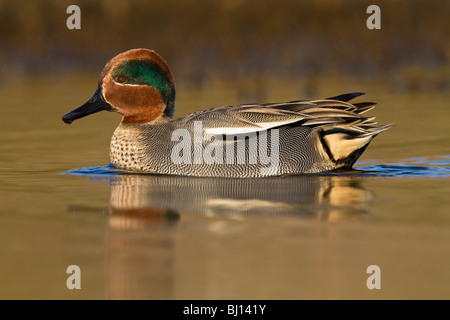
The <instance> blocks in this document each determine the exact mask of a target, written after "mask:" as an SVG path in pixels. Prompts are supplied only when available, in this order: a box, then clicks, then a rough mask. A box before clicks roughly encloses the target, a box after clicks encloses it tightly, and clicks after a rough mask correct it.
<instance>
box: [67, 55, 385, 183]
mask: <svg viewBox="0 0 450 320" xmlns="http://www.w3.org/2000/svg"><path fill="white" fill-rule="evenodd" d="M360 95H362V93H349V94H343V95H340V96H336V97H332V98H327V99H323V100H298V101H290V102H284V103H265V104H242V105H237V106H225V107H218V108H212V109H207V110H202V111H197V112H194V113H191V114H188V115H185V116H182V117H180V118H177V119H172V115H173V111H174V104H175V83H174V79H173V76H172V73H171V71H170V69H169V66H168V64H167V63H166V61H165V60H164V59H163V58H162V57H161V56H159V55H158V54H157V53H156V52H154V51H152V50H148V49H132V50H129V51H126V52H123V53H121V54H119V55H117V56H115V57H114V58H112V59H111V60H110V61H109V62H108V63H107V64H106V66H105V67H104V69H103V71H102V73H101V75H100V79H99V83H98V88H97V91H96V92H95V93H94V95H93V96H92V98H91V99H90V100H89V101H88V102H86V103H85V104H83V105H82V106H81V107H79V108H77V109H75V110H73V111H71V112H68V113H66V114H65V115H64V116H63V117H62V119H63V121H64V122H65V123H68V124H70V123H72V122H73V121H74V120H76V119H79V118H82V117H84V116H87V115H89V114H92V113H96V112H99V111H102V110H107V111H116V112H118V113H119V114H121V115H122V121H121V123H120V124H119V126H118V127H117V129H116V130H115V132H114V134H113V137H112V139H111V148H110V161H111V164H112V165H113V166H114V167H115V168H117V169H120V170H123V171H128V172H140V173H156V174H169V175H184V176H199V177H200V176H203V177H232V178H245V177H265V176H280V175H291V174H302V173H320V172H326V171H331V170H335V169H342V168H351V167H352V166H353V164H354V163H355V161H356V160H357V159H358V158H359V157H360V155H361V154H362V153H363V151H364V150H365V149H366V147H367V146H368V144H369V143H370V141H372V139H373V138H374V137H375V136H376V135H378V134H379V133H380V132H382V131H384V130H387V129H389V128H390V127H391V125H383V126H377V125H376V123H375V122H374V118H368V117H365V116H363V113H365V112H366V111H369V110H371V109H372V108H373V107H374V104H375V103H372V102H360V103H353V104H352V103H349V102H348V101H350V100H351V99H353V98H355V97H358V96H360Z"/></svg>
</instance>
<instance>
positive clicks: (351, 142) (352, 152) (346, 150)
mask: <svg viewBox="0 0 450 320" xmlns="http://www.w3.org/2000/svg"><path fill="white" fill-rule="evenodd" d="M360 95H362V93H359V92H357V93H349V94H343V95H340V96H336V97H332V98H328V99H325V100H320V101H315V104H316V105H318V106H320V105H322V106H323V107H322V108H319V109H316V110H317V111H314V109H310V110H311V115H314V116H315V119H312V120H311V124H313V125H314V122H316V123H317V124H319V123H320V122H322V123H321V124H320V127H321V129H322V130H321V131H320V133H319V139H320V142H321V144H322V146H323V149H324V151H325V152H326V153H327V154H328V156H329V158H330V160H331V161H333V162H334V163H335V164H336V166H337V167H340V168H342V167H351V166H353V164H354V163H355V162H356V160H358V158H359V157H360V156H361V154H362V153H363V152H364V150H365V149H366V148H367V146H368V145H369V143H370V142H371V141H372V139H373V138H374V137H375V136H377V135H378V134H379V133H381V132H383V131H385V130H388V129H390V128H392V127H393V126H394V125H393V124H388V125H381V126H380V125H377V122H375V117H365V116H363V115H362V114H363V113H365V112H367V111H369V110H371V109H373V108H374V107H375V103H374V102H361V103H355V104H350V103H348V102H347V101H349V100H351V99H353V98H355V97H358V96H360ZM341 101H343V102H344V103H342V102H341ZM333 102H335V103H333ZM330 109H334V112H332V113H333V116H332V117H330V115H325V114H324V116H323V117H322V116H321V115H320V113H321V112H324V111H328V112H330V111H331V110H330ZM319 110H320V111H319ZM308 111H309V110H303V111H302V112H303V113H309V112H308ZM306 124H308V123H306ZM317 124H316V125H317Z"/></svg>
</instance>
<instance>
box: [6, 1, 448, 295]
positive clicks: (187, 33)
mask: <svg viewBox="0 0 450 320" xmlns="http://www.w3.org/2000/svg"><path fill="white" fill-rule="evenodd" d="M373 4H376V5H378V6H379V7H380V9H381V29H380V30H369V29H368V28H367V26H366V21H367V19H368V17H369V16H370V14H367V13H366V10H367V8H368V7H369V6H370V5H373ZM70 5H78V6H79V7H80V10H81V30H69V29H68V28H67V27H66V21H67V19H68V18H69V16H70V15H71V14H68V13H66V10H67V7H69V6H70ZM449 12H450V1H440V0H429V1H423V0H396V1H373V0H367V1H366V0H345V1H344V0H308V1H306V0H305V1H294V0H267V1H257V0H196V1H193V0H179V1H178V0H151V1H138V0H121V1H117V0H115V1H112V0H70V1H69V0H58V1H57V0H39V1H38V0H21V1H12V0H0V97H1V99H0V182H1V183H0V204H1V205H0V242H1V243H2V246H0V261H1V262H2V263H1V264H0V284H1V285H0V298H8V299H10V298H19V299H23V298H24V297H25V298H41V299H42V298H44V299H45V298H56V299H60V298H68V299H77V298H96V299H98V298H163V299H174V298H182V299H183V298H184V299H186V298H188V299H192V298H199V299H209V298H212V299H258V298H262V299H299V298H306V299H314V298H321V299H323V298H325V299H328V298H337V299H342V298H350V299H352V298H355V299H374V298H380V299H386V298H394V299H398V298H414V299H417V298H420V299H423V298H438V299H441V298H444V299H448V298H450V289H449V286H448V284H449V283H450V273H449V268H448V265H449V262H450V248H449V246H448V244H449V243H450V232H449V230H450V216H449V212H450V210H449V208H450V199H449V197H448V195H449V193H450V185H449V183H448V176H449V173H450V143H449V140H450V131H449V129H448V128H449V119H450V109H449V103H448V101H449V100H450V90H449V89H450V64H449V59H450V41H449V40H450V32H449V30H450V22H449V21H450V20H449ZM136 47H145V48H149V49H153V50H155V51H157V52H158V53H159V54H160V55H161V56H162V57H164V58H165V59H166V60H167V62H168V63H169V65H170V68H171V69H172V72H173V74H174V77H175V81H176V85H177V98H176V106H175V116H180V115H182V114H186V113H188V112H192V111H195V110H200V109H205V108H210V107H215V106H221V105H232V104H240V103H250V102H282V101H290V100H298V99H316V98H317V99H319V98H326V97H331V96H335V95H338V94H342V93H347V92H356V91H358V92H365V93H366V95H365V96H362V97H359V98H358V99H357V100H355V101H358V102H362V101H364V100H369V101H375V102H377V103H378V104H377V107H376V108H375V110H373V111H371V112H370V115H371V116H376V118H377V120H378V121H379V123H380V124H388V123H395V124H396V127H395V128H393V129H390V130H388V131H387V132H384V133H382V134H380V135H379V136H378V137H376V138H375V140H374V141H373V142H372V143H371V145H370V146H369V147H368V148H367V150H366V151H365V152H364V154H363V155H362V156H361V158H360V159H359V160H358V162H357V163H356V168H357V169H360V170H365V171H363V173H361V174H360V175H355V176H352V175H348V176H347V175H339V174H336V175H318V176H298V177H291V178H290V179H284V178H280V179H276V178H275V179H263V180H258V181H255V180H251V179H245V180H243V181H242V183H241V181H240V180H236V181H231V182H230V181H228V182H227V181H225V180H224V179H212V180H208V179H206V180H205V179H182V178H175V177H164V176H153V175H145V176H140V175H123V176H122V175H117V176H115V175H113V174H112V173H111V171H110V170H109V169H108V168H106V169H105V167H104V166H105V165H106V164H107V163H108V162H109V144H110V139H111V135H112V133H113V131H114V128H115V127H116V126H117V125H118V123H119V122H120V116H119V115H117V114H115V113H109V112H99V113H97V114H93V115H91V116H89V117H86V118H84V119H81V120H79V121H77V122H75V123H74V124H72V125H71V126H67V125H66V124H64V123H63V122H62V121H61V116H62V115H63V114H64V113H66V112H68V111H70V110H73V109H75V108H76V107H79V106H80V105H81V104H83V103H84V102H85V101H87V100H88V99H89V98H90V97H91V96H92V94H93V93H94V91H95V89H96V88H97V80H98V77H99V74H100V71H101V70H102V69H103V66H104V65H105V63H106V62H107V61H108V60H109V59H110V58H112V57H113V56H115V55H116V54H118V53H120V52H123V51H125V50H128V49H131V48H136ZM80 168H81V169H80ZM247 200H248V201H247ZM133 201H134V202H133ZM72 264H76V265H79V266H80V267H81V269H82V274H83V276H82V277H83V280H82V288H83V290H80V291H77V292H75V291H71V290H68V289H67V288H66V286H65V284H66V278H67V274H66V273H65V272H66V268H67V266H68V265H72ZM372 264H377V265H379V266H380V267H381V269H382V275H383V276H382V277H383V280H382V288H383V289H382V290H368V289H367V287H366V286H365V283H366V279H367V274H366V273H365V272H366V268H367V266H369V265H372ZM412 279H413V281H412Z"/></svg>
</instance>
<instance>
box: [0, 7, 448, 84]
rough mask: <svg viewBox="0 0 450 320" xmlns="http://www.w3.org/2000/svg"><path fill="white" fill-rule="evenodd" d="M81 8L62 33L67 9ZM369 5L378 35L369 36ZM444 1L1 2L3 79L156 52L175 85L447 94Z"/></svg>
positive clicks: (96, 67) (94, 67)
mask: <svg viewBox="0 0 450 320" xmlns="http://www.w3.org/2000/svg"><path fill="white" fill-rule="evenodd" d="M71 4H76V5H78V6H79V7H80V9H81V27H82V29H81V30H68V29H67V28H66V20H67V18H68V17H69V14H67V13H66V8H67V7H68V6H69V5H71ZM371 4H377V5H378V6H379V7H380V8H381V30H369V29H367V27H366V20H367V18H368V16H369V15H368V14H367V13H366V9H367V7H368V6H369V5H371ZM449 12H450V1H440V0H429V1H423V0H396V1H387V0H385V1H365V0H312V1H294V0H268V1H256V0H195V1H194V0H152V1H139V0H120V1H116V0H115V1H112V0H76V1H73V0H71V1H66V0H58V1H56V0H39V1H38V0H21V1H12V0H0V59H1V61H2V63H1V65H0V75H2V78H3V79H8V77H9V76H10V75H17V76H24V75H42V74H45V75H46V74H55V73H66V72H74V71H77V72H80V71H82V72H96V73H98V72H99V71H100V70H101V69H102V67H103V65H104V63H105V62H106V61H107V60H108V59H109V58H111V57H112V56H114V55H116V54H117V53H119V52H122V51H125V50H127V49H130V48H135V47H146V48H150V49H154V50H156V51H157V52H158V53H160V54H161V55H162V56H163V57H164V58H165V59H166V60H167V61H168V62H169V64H170V66H171V68H172V70H173V72H174V75H175V78H176V80H177V82H179V81H180V80H182V81H184V82H188V83H189V84H192V85H195V86H201V85H202V84H203V83H204V82H205V81H207V80H208V79H210V78H213V77H214V78H221V79H225V80H227V81H230V80H239V79H243V78H246V77H256V78H258V77H266V78H267V77H273V76H277V77H288V78H289V77H294V78H297V77H304V78H311V79H314V78H315V77H322V76H324V77H326V76H338V77H348V78H356V79H360V78H376V77H379V78H380V79H383V80H385V79H388V80H389V81H390V83H391V84H392V86H393V87H394V88H395V89H398V90H404V91H408V90H419V91H420V90H426V91H443V90H448V89H449V88H450V80H449V78H450V77H449V74H450V71H449V58H450V41H449V40H450V32H449V30H450V28H449V27H450V22H449V18H448V14H449Z"/></svg>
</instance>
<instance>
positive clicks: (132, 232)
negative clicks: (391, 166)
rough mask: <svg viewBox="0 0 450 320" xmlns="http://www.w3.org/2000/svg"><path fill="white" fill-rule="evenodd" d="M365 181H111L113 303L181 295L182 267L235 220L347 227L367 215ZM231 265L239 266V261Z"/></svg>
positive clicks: (309, 178) (117, 177)
mask: <svg viewBox="0 0 450 320" xmlns="http://www.w3.org/2000/svg"><path fill="white" fill-rule="evenodd" d="M361 179H362V178H361V177H354V176H340V175H336V176H293V177H279V178H267V179H212V178H186V177H172V176H156V175H115V176H112V177H111V180H110V185H111V197H110V209H109V213H110V217H109V226H110V228H108V229H107V234H106V243H105V246H106V261H105V262H106V263H105V267H106V270H105V272H106V277H107V295H108V298H110V299H130V298H131V299H135V298H148V299H172V298H174V297H176V296H177V294H176V292H178V291H180V290H181V291H183V290H186V289H180V284H178V285H177V284H176V283H175V279H179V278H180V277H181V278H184V276H180V275H179V274H180V269H182V270H184V269H186V268H187V269H189V268H191V267H192V264H194V265H195V263H196V262H193V261H191V260H192V259H195V258H193V257H194V256H197V259H196V260H199V259H198V257H199V252H202V250H203V249H205V248H206V247H205V245H207V243H208V241H210V240H211V237H213V234H214V233H220V232H223V231H224V225H225V229H227V226H230V225H233V226H236V220H238V222H239V221H242V220H245V219H249V220H251V219H253V218H255V217H265V218H266V219H277V220H278V219H283V218H294V219H297V218H298V219H299V220H302V219H304V220H305V219H306V220H311V219H318V220H325V221H346V220H349V219H358V218H364V217H368V216H370V200H371V199H372V198H373V196H372V193H371V192H370V191H368V190H365V189H364V188H363V187H362V185H361V184H362V180H361ZM210 218H211V219H210ZM208 219H209V220H208ZM186 221H188V222H186ZM227 221H228V222H232V223H231V224H227ZM182 222H183V223H182ZM243 223H245V222H243ZM274 223H275V222H274ZM187 226H188V227H187ZM229 228H231V229H233V227H229ZM194 229H195V230H196V232H195V236H196V237H200V239H199V240H198V243H197V244H196V245H195V246H194V248H195V250H194V251H192V250H193V247H192V245H188V244H186V245H185V242H186V241H188V242H191V241H193V240H192V237H191V236H192V235H193V234H192V230H194ZM189 230H191V232H189ZM244 230H245V229H244ZM234 232H236V230H234ZM237 232H243V231H237ZM189 234H191V236H189ZM244 236H245V235H244ZM213 238H214V237H213ZM183 239H184V240H183ZM187 239H189V240H187ZM208 239H209V240H208ZM205 241H206V242H205ZM261 246H264V244H261ZM244 247H245V246H244ZM202 248H203V249H202ZM227 248H228V246H225V247H223V248H222V247H221V248H219V250H218V252H217V254H219V256H220V254H222V255H223V254H226V251H227V250H230V249H227ZM205 250H206V251H208V249H205ZM243 250H245V249H243ZM220 251H222V252H221V253H220ZM214 252H215V251H214ZM229 254H233V253H231V252H230V253H229ZM200 256H201V258H200V260H202V265H203V264H204V265H211V262H214V261H216V260H217V259H218V257H215V256H214V254H212V255H211V253H210V254H207V255H206V256H203V255H202V254H200ZM186 259H187V260H186ZM232 259H236V260H237V261H238V260H239V257H236V256H233V258H232ZM208 261H209V262H208ZM256 263H258V262H256ZM213 265H215V263H213ZM202 268H203V267H202ZM249 268H251V266H249ZM177 270H178V271H177ZM205 271H206V272H212V273H213V274H214V272H215V271H214V270H209V271H208V270H205ZM181 273H182V274H185V271H182V272H181ZM177 275H178V276H177ZM180 281H182V282H183V281H186V279H184V280H180V279H179V281H178V282H180ZM211 281H213V280H211ZM182 287H183V286H182ZM176 288H178V289H176Z"/></svg>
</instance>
